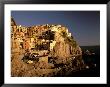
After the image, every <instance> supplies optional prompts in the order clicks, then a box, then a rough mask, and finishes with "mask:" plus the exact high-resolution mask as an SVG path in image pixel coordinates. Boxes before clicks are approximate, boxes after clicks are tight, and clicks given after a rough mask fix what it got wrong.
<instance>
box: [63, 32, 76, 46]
mask: <svg viewBox="0 0 110 87" xmlns="http://www.w3.org/2000/svg"><path fill="white" fill-rule="evenodd" d="M61 36H62V37H63V38H64V39H65V42H66V43H68V44H70V45H71V46H73V47H76V46H77V43H76V41H75V40H74V38H73V36H71V37H68V34H67V33H66V31H61Z"/></svg>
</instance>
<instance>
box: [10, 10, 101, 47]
mask: <svg viewBox="0 0 110 87" xmlns="http://www.w3.org/2000/svg"><path fill="white" fill-rule="evenodd" d="M11 16H12V17H13V18H14V20H15V21H16V23H17V24H18V25H22V26H32V25H39V24H61V25H64V26H66V27H67V28H68V29H69V32H71V33H72V36H74V38H75V40H76V41H77V43H78V44H79V45H80V46H87V45H100V12H99V11H12V13H11Z"/></svg>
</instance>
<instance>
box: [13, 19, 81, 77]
mask: <svg viewBox="0 0 110 87" xmlns="http://www.w3.org/2000/svg"><path fill="white" fill-rule="evenodd" d="M16 53H18V54H19V55H22V54H23V55H24V56H23V58H25V57H27V58H28V59H27V61H26V63H28V64H32V63H34V60H32V59H38V60H37V62H41V61H43V62H45V63H46V65H47V66H49V64H50V63H51V64H53V66H54V63H55V64H60V63H64V64H66V62H67V61H68V60H71V58H73V59H74V58H76V57H77V56H81V55H82V51H81V48H80V47H79V46H78V44H77V43H76V41H75V40H74V38H73V37H72V35H71V33H69V32H68V29H67V28H66V27H65V26H62V25H49V24H45V25H37V26H31V27H25V26H21V25H17V24H16V23H15V21H14V19H13V18H11V54H12V60H13V55H15V54H16ZM15 56H16V55H15ZM23 58H21V59H22V60H24V59H23ZM53 60H54V61H53ZM78 63H79V64H80V62H78ZM13 67H15V66H13ZM45 68H46V67H45ZM47 69H49V67H47ZM14 72H16V71H13V72H12V73H14ZM13 76H16V75H15V73H14V74H13ZM27 76H28V75H27Z"/></svg>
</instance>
